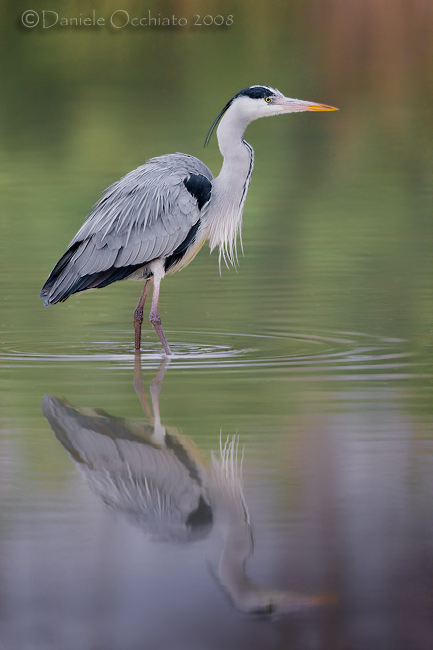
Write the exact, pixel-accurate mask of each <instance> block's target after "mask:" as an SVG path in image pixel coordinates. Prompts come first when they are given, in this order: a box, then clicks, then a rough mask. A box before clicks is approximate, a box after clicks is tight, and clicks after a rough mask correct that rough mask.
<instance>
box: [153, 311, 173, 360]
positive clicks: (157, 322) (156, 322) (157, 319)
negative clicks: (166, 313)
mask: <svg viewBox="0 0 433 650" xmlns="http://www.w3.org/2000/svg"><path fill="white" fill-rule="evenodd" d="M149 319H150V322H151V323H152V327H153V329H154V330H155V332H156V333H157V334H158V337H159V340H160V341H161V343H162V347H163V348H164V350H165V354H167V355H171V354H172V352H171V350H170V346H169V344H168V341H167V337H166V336H165V334H164V330H163V329H162V323H161V316H160V315H159V314H158V312H157V311H152V309H151V310H150V314H149Z"/></svg>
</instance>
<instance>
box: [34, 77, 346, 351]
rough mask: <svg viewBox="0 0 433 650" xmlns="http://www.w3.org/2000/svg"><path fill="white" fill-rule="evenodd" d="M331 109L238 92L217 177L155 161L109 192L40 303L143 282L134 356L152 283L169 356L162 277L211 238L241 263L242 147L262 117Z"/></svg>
mask: <svg viewBox="0 0 433 650" xmlns="http://www.w3.org/2000/svg"><path fill="white" fill-rule="evenodd" d="M335 110H338V109H336V108H334V107H333V106H327V105H325V104H317V103H314V102H308V101H302V100H298V99H290V98H288V97H285V96H284V95H283V94H282V93H280V91H279V90H276V89H275V88H271V87H269V86H263V85H255V86H250V87H248V88H244V89H242V90H240V91H239V92H238V93H236V95H235V96H234V97H232V99H230V101H229V102H227V104H226V105H225V106H224V108H223V109H222V111H221V112H220V113H219V115H218V116H217V118H216V119H215V121H214V122H213V124H212V126H211V128H210V130H209V133H208V135H207V137H206V141H205V145H207V144H208V143H209V140H210V138H211V136H212V133H213V132H214V130H215V128H216V127H218V128H217V139H218V145H219V148H220V151H221V154H222V156H223V159H224V161H223V165H222V168H221V171H220V173H219V175H218V176H217V177H216V178H214V177H213V175H212V172H211V171H210V170H209V169H208V168H207V167H206V165H204V164H203V163H202V162H201V161H200V160H199V159H198V158H195V157H194V156H190V155H187V154H183V153H175V154H167V155H163V156H158V157H157V158H151V159H150V160H148V161H147V162H146V163H145V164H144V165H142V166H140V167H138V168H137V169H135V170H134V171H132V172H130V173H129V174H127V175H126V176H124V177H123V178H121V179H120V180H119V181H117V182H116V183H114V184H113V185H110V186H109V187H108V188H107V189H106V191H105V193H104V194H103V196H102V198H101V199H100V200H99V201H98V202H97V203H96V204H95V206H94V207H93V209H92V211H91V212H90V214H89V216H88V217H87V219H86V221H85V222H84V224H83V225H82V227H81V228H80V230H79V231H78V232H77V234H76V235H75V237H74V238H73V240H72V241H71V243H70V244H69V247H68V249H67V251H66V253H65V254H64V255H63V256H62V257H61V258H60V260H59V261H58V262H57V264H56V265H55V267H54V268H53V270H52V271H51V273H50V276H49V277H48V280H47V281H46V283H45V284H44V286H43V287H42V290H41V293H40V297H41V298H44V305H45V306H48V305H54V304H56V303H57V302H63V301H65V300H66V299H67V298H69V296H71V295H72V294H74V293H78V292H81V291H87V290H89V289H97V288H102V287H106V286H107V285H109V284H111V283H112V282H116V281H117V280H125V279H127V278H128V279H135V280H144V289H143V292H142V294H141V296H140V300H139V301H138V305H137V307H136V309H135V311H134V330H135V349H136V350H139V349H140V345H141V326H142V322H143V308H144V304H145V301H146V297H147V294H148V292H149V288H150V281H151V280H152V279H153V282H154V288H153V296H152V305H151V309H150V322H151V324H152V326H153V328H154V329H155V331H156V333H157V334H158V336H159V339H160V341H161V343H162V345H163V347H164V350H165V352H166V354H167V355H170V354H171V350H170V346H169V344H168V341H167V338H166V336H165V334H164V331H163V329H162V324H161V318H160V315H159V313H158V301H159V292H160V284H161V280H162V279H163V278H164V276H165V275H167V274H169V273H173V272H174V271H179V270H180V269H182V268H184V267H185V266H186V265H187V264H189V263H190V262H191V260H192V259H193V258H194V257H195V256H196V255H197V253H198V251H199V250H200V248H201V247H202V246H203V244H204V242H205V241H206V240H209V246H210V249H211V251H212V250H213V249H214V248H215V247H216V246H219V251H220V258H219V260H220V264H221V259H224V261H225V262H226V263H228V262H230V263H231V264H234V263H235V260H236V241H237V235H238V233H239V232H240V228H241V224H242V213H243V209H244V204H245V199H246V195H247V191H248V187H249V184H250V180H251V174H252V171H253V166H254V151H253V149H252V147H251V145H249V144H248V142H246V141H245V140H244V137H243V135H244V132H245V129H246V127H247V126H248V124H250V123H251V122H252V121H253V120H256V119H258V118H259V117H268V116H272V115H283V114H285V113H297V112H302V111H335Z"/></svg>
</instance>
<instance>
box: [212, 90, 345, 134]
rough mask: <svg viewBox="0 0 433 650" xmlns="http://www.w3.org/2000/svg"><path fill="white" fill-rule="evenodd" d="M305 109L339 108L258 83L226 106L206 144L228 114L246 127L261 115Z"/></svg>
mask: <svg viewBox="0 0 433 650" xmlns="http://www.w3.org/2000/svg"><path fill="white" fill-rule="evenodd" d="M303 111H338V108H334V106H327V105H326V104H316V103H315V102H308V101H303V100H301V99H291V98H290V97H285V96H284V95H283V94H282V93H280V91H279V90H276V89H275V88H271V87H270V86H261V85H257V86H249V87H248V88H243V89H242V90H240V91H239V92H238V93H236V95H235V96H234V97H232V99H231V100H230V101H229V102H227V104H226V105H225V106H224V108H223V109H222V111H221V113H220V114H219V115H218V117H217V118H216V120H215V121H214V123H213V124H212V126H211V128H210V130H209V133H208V134H207V138H206V141H205V145H207V144H208V143H209V140H210V138H211V136H212V133H213V132H214V130H215V128H216V126H217V125H218V122H219V121H220V120H221V118H222V117H223V116H224V115H226V114H227V116H229V115H230V116H232V117H233V118H237V119H238V120H239V122H241V123H242V124H243V126H244V127H246V126H247V125H248V124H249V123H250V122H252V121H253V120H257V119H258V118H259V117H270V116H272V115H283V114H285V113H301V112H303Z"/></svg>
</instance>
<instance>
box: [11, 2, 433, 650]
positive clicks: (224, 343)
mask: <svg viewBox="0 0 433 650" xmlns="http://www.w3.org/2000/svg"><path fill="white" fill-rule="evenodd" d="M276 6H277V5H275V7H276ZM309 7H310V10H311V11H312V12H313V13H312V14H311V15H310V14H308V12H307V13H306V14H303V13H302V12H301V11H300V10H299V11H295V10H294V9H293V8H292V9H290V8H287V9H285V10H284V11H285V12H286V13H284V16H282V15H280V14H278V12H277V9H272V11H271V10H270V15H269V16H268V15H267V14H266V16H265V15H263V14H262V13H261V11H260V7H259V5H258V4H256V3H251V11H252V14H251V15H250V16H248V22H246V21H247V17H246V16H244V13H242V12H241V13H239V21H241V22H240V24H239V27H238V31H236V32H235V31H229V30H226V31H225V32H224V33H222V32H221V33H218V32H215V31H214V32H212V34H210V36H209V35H208V37H206V38H202V36H201V35H199V34H198V35H195V36H194V35H192V34H187V35H186V36H185V37H181V35H180V34H178V33H176V34H174V33H173V34H172V35H171V36H170V38H172V39H173V40H172V41H170V47H168V41H167V40H166V39H167V37H166V36H164V35H163V34H162V33H161V32H159V33H154V34H150V35H148V37H147V38H146V39H143V38H139V37H137V35H136V34H134V33H132V32H129V33H128V34H126V35H125V36H123V35H122V34H120V35H114V36H113V34H108V33H105V32H98V33H93V35H91V34H87V33H86V32H83V31H81V32H80V33H76V32H73V31H71V30H70V31H69V32H64V33H63V32H62V33H61V34H60V33H59V32H52V35H51V36H50V35H47V34H41V33H40V34H36V33H34V34H33V35H32V34H28V33H27V32H26V33H24V32H23V31H18V32H16V33H11V35H10V36H8V37H7V38H6V41H5V42H6V44H7V46H8V47H9V48H12V51H13V52H14V55H13V57H12V58H11V61H14V65H13V68H11V70H10V71H9V73H8V75H6V80H5V97H6V99H5V100H4V105H3V106H2V111H3V113H2V115H3V116H4V117H5V123H6V118H7V120H8V122H7V123H8V128H7V129H6V128H4V129H3V130H2V143H3V144H2V149H3V157H4V160H5V161H6V164H5V165H4V166H3V171H2V177H1V183H2V188H3V190H4V192H3V196H4V201H3V208H2V215H1V221H0V226H1V240H0V246H1V272H0V284H1V292H0V301H1V312H0V326H1V343H0V385H1V397H0V400H1V412H0V470H1V471H0V499H1V505H2V507H1V509H0V519H1V526H0V531H1V532H0V575H1V580H0V601H1V605H2V607H1V613H0V649H1V650H17V649H19V650H39V649H40V650H47V649H50V650H51V649H53V650H54V649H56V650H57V649H58V648H62V650H69V649H70V650H87V649H88V650H93V649H94V648H104V649H106V650H111V649H112V650H120V649H122V650H135V649H137V650H138V649H141V648H152V649H155V650H158V649H159V648H161V649H163V650H167V649H169V648H173V649H174V648H175V649H176V650H181V649H182V648H185V649H188V650H194V649H195V648H197V649H200V650H203V649H209V650H213V649H215V650H217V649H220V648H227V649H229V650H230V649H233V650H238V649H240V648H251V649H253V650H254V649H255V648H257V649H260V648H265V647H266V648H271V649H275V650H283V649H286V648H289V647H293V648H298V647H299V648H301V647H302V648H303V649H305V650H310V649H311V650H316V649H317V648H321V649H322V648H323V649H328V648H329V649H332V650H339V649H342V650H343V649H345V648H351V649H352V650H365V649H366V648H381V650H400V649H401V650H406V649H407V650H409V649H410V650H427V649H428V648H430V647H431V638H432V637H433V625H432V616H431V612H432V606H433V586H432V585H433V583H432V580H433V575H432V571H431V567H432V566H433V552H432V548H433V523H432V522H433V520H432V516H431V513H432V502H433V501H432V498H433V478H432V477H433V471H432V470H433V466H432V465H433V432H432V414H433V406H432V404H433V402H432V376H433V362H432V325H431V323H432V309H431V306H432V300H431V296H432V290H433V273H432V261H431V241H432V221H431V206H432V196H433V194H432V184H431V160H430V158H431V156H430V153H429V151H430V150H429V147H428V146H427V143H428V142H430V141H431V135H432V128H431V111H430V106H431V98H430V97H429V93H430V92H431V91H430V88H431V84H429V83H427V79H424V78H423V76H422V75H423V70H424V69H423V68H422V67H421V66H420V67H419V75H418V76H417V75H415V74H412V75H410V74H408V73H407V70H408V68H407V66H411V65H413V64H414V63H413V62H414V61H415V62H418V64H419V61H418V59H417V56H416V55H415V54H413V58H411V59H410V61H409V62H405V60H403V59H399V58H398V57H397V58H396V56H394V55H393V56H391V55H390V56H389V57H387V56H385V54H386V53H385V49H383V48H386V47H387V43H388V45H389V46H390V49H389V50H387V51H389V52H391V53H392V52H394V54H395V52H396V50H395V49H393V48H391V44H392V43H394V44H395V42H397V40H396V41H395V42H394V41H392V43H391V44H390V43H389V42H388V41H387V40H386V38H382V39H380V38H379V39H378V41H376V40H375V37H374V35H372V34H370V35H369V39H370V40H367V41H366V42H367V43H369V46H368V47H369V48H370V49H371V51H370V49H368V48H367V49H368V52H369V53H370V54H371V53H372V52H374V53H375V55H374V57H373V56H372V59H371V60H373V61H375V64H376V67H374V66H372V67H371V70H370V69H368V70H367V68H364V67H362V66H361V67H360V66H357V65H356V61H357V59H356V57H355V58H354V56H355V55H353V56H352V58H350V57H349V56H348V57H346V59H345V57H344V56H343V55H342V54H341V52H343V53H344V52H346V53H348V54H349V53H352V54H353V50H352V44H351V43H348V42H347V39H345V38H343V36H344V34H343V32H342V31H341V25H340V23H339V21H338V20H337V18H336V16H335V14H333V13H332V12H330V14H329V16H328V15H327V16H326V21H327V22H326V26H327V29H326V30H325V31H326V34H331V35H332V38H330V40H329V42H328V41H327V38H325V37H324V34H325V31H322V32H320V33H321V34H322V37H320V38H315V36H317V33H318V32H317V25H315V24H313V25H312V24H311V23H310V19H311V16H312V15H315V16H316V17H317V19H318V17H319V13H318V12H319V9H318V8H317V7H316V5H315V3H310V4H309ZM253 10H254V11H253ZM280 10H281V11H282V9H281V8H280ZM239 11H240V10H239ZM341 11H343V9H341ZM275 12H277V13H275ZM314 12H316V13H314ZM333 16H334V18H333ZM397 16H398V13H396V14H395V20H397ZM6 18H7V16H6ZM283 18H284V20H283ZM346 18H350V19H352V18H353V20H354V24H355V23H356V25H358V26H359V25H361V24H362V25H365V24H370V23H368V21H367V19H366V21H359V20H355V17H354V15H353V16H352V15H351V14H350V15H348V16H346ZM370 18H371V17H370ZM374 18H375V20H374V21H373V20H372V23H371V24H374V25H376V26H378V30H379V31H378V34H379V35H380V34H382V36H384V34H386V33H388V32H386V31H383V30H384V29H385V28H384V25H383V24H382V23H381V22H380V20H379V17H378V16H374ZM241 19H242V20H241ZM322 19H323V21H324V20H325V18H324V17H323V16H322ZM242 21H244V22H242ZM281 21H282V22H281ZM313 23H314V21H313ZM343 23H344V21H343ZM247 24H248V25H249V26H250V28H249V29H247V28H246V26H247ZM344 24H346V23H344ZM417 24H418V23H417ZM425 24H427V22H425ZM429 24H430V23H429ZM241 25H243V27H242V26H241ZM281 25H283V26H285V27H284V28H283V27H282V26H281ZM381 30H382V31H381ZM343 31H344V30H343ZM351 33H353V34H354V40H356V35H357V32H356V30H355V31H353V32H352V31H351ZM423 33H424V32H423ZM288 34H290V39H288ZM299 34H301V35H303V38H300V37H299ZM398 34H400V35H402V34H403V32H398V31H396V32H395V39H397V35H398ZM253 35H255V38H252V36H253ZM358 36H359V35H358ZM402 38H403V36H402ZM430 42H433V41H431V39H430V40H429V41H428V42H427V41H426V42H425V43H424V46H425V47H426V48H427V47H428V44H429V43H430ZM309 43H310V44H311V45H310V47H307V45H308V44H309ZM378 43H379V44H380V46H379V45H378ZM15 44H19V47H16V45H15ZM374 44H376V45H377V47H376V49H375V48H374V47H373V46H374ZM78 45H79V47H78ZM406 45H407V43H406ZM412 45H414V44H412ZM15 47H16V50H15V49H14V48H15ZM252 47H255V48H258V49H257V57H256V58H254V57H253V58H252V57H251V51H252V49H251V48H252ZM284 48H285V49H284ZM335 48H337V50H338V48H340V55H339V56H336V49H335ZM355 49H356V48H355ZM397 49H398V48H397ZM418 49H419V48H418V47H412V48H408V51H411V52H413V53H414V52H418ZM362 51H364V50H362ZM402 51H406V50H405V49H404V48H403V49H402ZM281 52H284V56H282V55H281ZM155 53H157V54H158V56H157V57H155V56H154V55H155ZM151 55H153V56H154V59H153V60H154V61H156V63H155V68H152V70H150V69H147V68H149V66H147V67H146V69H145V70H144V71H143V61H148V60H150V59H149V57H150V56H151ZM356 56H360V54H359V53H357V55H356ZM286 60H290V61H291V62H292V63H294V62H297V65H291V66H287V65H286ZM368 60H370V59H369V58H368ZM233 61H237V62H238V65H237V66H234V65H233ZM337 63H338V65H337ZM192 64H194V71H195V73H194V75H191V74H190V71H191V69H192V68H191V66H192ZM223 64H224V65H223ZM345 65H346V66H347V70H346V69H345V68H344V66H345ZM386 66H389V68H387V67H386ZM409 69H410V68H409ZM387 72H388V74H386V73H387ZM210 73H212V74H213V83H212V88H210V86H209V84H206V83H205V82H207V81H208V80H209V74H210ZM271 73H272V74H271ZM252 75H253V78H251V76H252ZM270 75H271V76H272V77H275V78H277V80H278V81H275V79H270V78H269V76H270ZM406 75H407V76H406ZM38 79H39V80H40V79H44V80H45V81H44V87H43V88H41V86H40V83H41V82H40V81H37V80H38ZM320 79H321V80H322V81H320ZM393 79H398V80H399V83H396V84H395V85H393V84H392V83H391V81H392V80H393ZM423 79H424V81H423ZM141 80H142V81H143V83H141ZM257 81H263V82H265V83H275V85H277V86H278V87H280V88H281V90H282V91H284V92H287V93H288V94H293V95H295V96H303V97H304V98H305V99H311V100H315V101H324V102H327V103H331V104H335V105H338V106H340V108H341V109H342V110H341V111H340V113H333V114H329V115H326V114H317V115H315V114H312V115H307V114H305V115H295V116H289V117H288V118H287V119H282V118H280V119H279V120H275V121H272V120H262V121H259V122H258V123H256V124H253V125H251V127H250V129H249V130H248V131H247V134H246V137H247V139H248V141H249V142H251V144H252V145H253V146H254V148H255V152H256V167H255V171H254V175H253V179H252V184H251V188H250V191H249V195H248V200H247V204H246V209H245V219H244V232H243V242H244V250H245V256H244V257H242V256H241V257H240V264H239V267H238V268H237V269H236V270H233V269H232V270H230V271H229V270H227V269H224V268H223V269H222V273H221V276H220V274H219V271H218V262H217V257H216V255H213V256H209V255H208V251H207V250H206V249H205V248H204V249H203V250H202V251H201V253H200V254H199V256H198V257H197V258H196V259H195V260H194V263H193V264H191V265H190V266H189V267H188V268H187V269H185V270H184V271H182V273H179V274H177V275H175V276H173V277H171V278H168V279H167V280H166V281H164V282H163V286H162V295H161V316H162V320H163V324H164V327H165V330H166V333H167V337H168V340H169V342H170V344H171V345H172V348H173V351H174V355H173V358H172V359H171V361H170V362H169V363H164V361H163V355H162V351H161V347H160V344H159V342H158V340H157V338H156V335H155V334H154V332H153V331H152V330H151V328H150V327H149V326H148V325H147V324H146V323H145V325H144V333H143V351H142V354H141V357H140V359H137V358H136V357H135V355H134V352H133V349H132V342H133V339H132V322H131V321H132V313H133V309H134V307H135V304H136V302H137V300H138V297H139V294H140V291H141V287H140V285H139V284H137V283H132V282H125V283H117V284H115V285H113V286H110V287H107V288H106V289H103V290H101V291H95V292H91V293H88V294H85V295H79V296H74V297H72V298H71V299H70V300H68V301H67V302H66V303H64V304H62V305H57V306H55V307H52V308H49V309H44V308H43V307H42V304H41V302H40V301H39V300H38V298H37V295H38V292H39V290H40V287H41V286H42V284H43V282H44V280H45V279H46V276H47V274H48V272H49V270H50V269H51V267H52V266H53V264H54V263H55V262H56V260H57V259H58V257H59V256H60V255H61V254H62V252H63V251H64V248H65V246H66V245H67V243H68V242H69V241H70V239H72V237H73V235H74V234H75V232H76V230H77V229H78V227H79V226H80V225H81V222H82V220H83V218H84V216H85V215H86V213H87V212H88V210H89V209H90V207H91V205H92V203H93V202H94V201H95V200H96V199H97V198H98V196H99V193H100V191H101V190H102V189H103V188H104V187H105V186H106V185H108V184H109V183H111V182H112V181H114V180H116V179H117V178H119V177H120V176H121V175H123V174H124V173H126V172H127V171H129V170H130V169H132V168H133V167H135V166H137V165H138V164H141V163H142V162H144V160H145V159H147V158H148V157H150V156H153V155H157V154H160V153H165V152H169V151H176V150H178V151H185V152H188V153H192V154H194V155H199V156H200V157H201V158H202V159H203V160H204V162H206V164H208V165H209V166H210V167H211V168H212V169H213V170H214V172H217V171H218V167H219V164H220V158H219V154H218V152H217V149H216V143H215V142H213V143H212V145H211V147H210V148H209V149H207V150H206V151H203V150H202V149H201V143H202V141H203V139H204V136H205V134H206V131H207V128H208V127H209V125H210V124H211V123H212V120H213V119H214V117H215V115H216V114H217V113H218V111H219V110H220V108H222V105H221V106H220V103H221V104H223V103H224V102H225V101H227V99H228V97H229V96H231V95H232V94H233V93H234V92H236V91H237V90H238V89H239V88H241V87H242V86H245V85H246V84H247V83H256V82H257ZM355 81H357V83H355ZM386 81H387V83H385V82H386ZM149 85H150V87H151V88H152V95H151V98H150V99H149V90H148V89H149ZM321 85H322V87H321ZM285 86H287V89H286V87H285ZM403 86H404V87H405V88H406V89H407V92H406V93H402V92H401V88H402V87H403ZM205 87H206V88H207V89H208V91H207V92H203V88H205ZM290 88H293V93H291V91H290ZM226 94H227V95H228V96H227V97H226ZM222 95H224V97H222ZM167 97H169V101H166V98H167ZM160 98H161V101H160V102H159V101H158V100H159V99H160ZM173 98H176V100H174V99H173ZM221 98H222V101H221ZM173 111H175V113H174V112H173ZM174 115H175V119H174Z"/></svg>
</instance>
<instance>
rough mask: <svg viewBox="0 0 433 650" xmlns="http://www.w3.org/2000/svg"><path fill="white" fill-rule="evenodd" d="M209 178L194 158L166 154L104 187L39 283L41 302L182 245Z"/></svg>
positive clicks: (111, 278)
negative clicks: (48, 272)
mask: <svg viewBox="0 0 433 650" xmlns="http://www.w3.org/2000/svg"><path fill="white" fill-rule="evenodd" d="M212 178H213V177H212V173H211V172H210V170H209V169H208V168H207V167H206V165H204V164H203V163H202V162H201V161H200V160H198V159H197V158H194V157H193V156H188V155H186V154H170V155H166V156H160V157H158V158H152V159H151V160H149V161H148V162H147V163H146V164H144V165H142V166H141V167H138V168H137V169H135V170H134V171H132V172H130V173H129V174H127V175H126V176H125V177H124V178H122V179H120V180H119V181H117V182H116V183H114V184H113V185H111V186H110V187H108V188H107V190H106V192H105V194H104V195H103V196H102V198H101V199H100V200H99V201H98V203H97V204H96V205H95V206H94V208H93V210H92V212H91V213H90V215H89V216H88V218H87V219H86V221H85V222H84V224H83V225H82V227H81V228H80V230H79V231H78V233H77V234H76V236H75V237H74V239H73V240H72V241H71V243H70V245H69V247H68V250H67V251H66V253H65V254H64V255H63V257H62V258H61V259H60V260H59V262H58V263H57V264H56V266H55V267H54V269H53V271H52V272H51V274H50V276H49V278H48V280H47V282H46V283H45V285H44V286H43V288H42V291H41V297H43V298H45V302H44V304H45V305H50V304H55V303H56V302H59V301H63V300H66V299H67V298H68V297H69V296H70V295H72V294H73V293H76V292H78V291H85V290H86V289H91V288H100V287H104V286H107V285H108V284H111V283H112V282H115V281H116V280H122V279H124V278H126V277H128V276H129V275H131V274H132V273H134V272H136V271H137V270H138V269H140V268H143V267H145V266H146V265H147V264H148V263H149V262H151V261H152V260H155V259H158V258H167V257H169V256H170V255H173V253H176V252H179V251H182V245H184V246H186V243H185V242H187V241H188V235H189V234H190V233H193V234H194V235H195V233H196V232H197V228H198V225H199V223H200V219H201V217H202V216H203V213H204V212H205V210H206V208H207V205H208V203H209V200H210V194H211V187H212V185H211V184H212ZM190 238H191V234H190Z"/></svg>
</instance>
